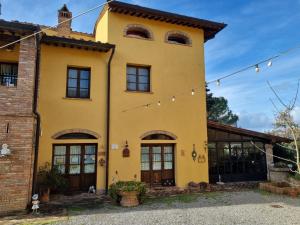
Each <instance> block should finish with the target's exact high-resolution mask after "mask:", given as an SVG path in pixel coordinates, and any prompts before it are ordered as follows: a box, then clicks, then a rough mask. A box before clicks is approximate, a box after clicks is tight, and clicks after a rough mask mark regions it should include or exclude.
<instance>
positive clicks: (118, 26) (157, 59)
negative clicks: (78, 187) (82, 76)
mask: <svg viewBox="0 0 300 225" xmlns="http://www.w3.org/2000/svg"><path fill="white" fill-rule="evenodd" d="M128 24H142V25H144V26H146V27H147V28H149V29H150V30H151V31H152V33H153V35H154V39H153V40H151V41H150V40H141V39H136V38H128V37H124V36H123V30H124V28H125V27H126V26H127V25H128ZM171 30H178V31H183V32H185V33H187V34H188V35H189V36H190V37H191V39H192V42H193V44H192V46H181V45H175V44H168V43H165V41H164V39H165V34H166V33H167V32H168V31H171ZM95 31H96V41H102V42H109V43H111V44H116V53H115V56H114V58H113V61H112V70H111V78H112V80H111V122H110V124H111V133H110V136H111V138H110V143H111V144H117V145H118V149H116V150H112V149H111V145H110V164H109V165H110V167H109V173H110V174H109V182H110V183H111V182H112V181H113V178H117V179H119V180H133V179H134V177H135V176H136V177H137V179H138V180H140V176H141V174H140V173H141V168H140V154H141V153H140V148H141V143H175V150H176V152H175V179H176V185H177V186H180V187H185V186H186V185H187V184H188V182H190V181H195V182H200V181H206V182H207V181H208V163H207V157H208V156H207V151H206V150H205V142H206V141H207V127H206V105H205V79H204V49H203V43H204V42H203V31H202V30H199V29H192V28H188V27H184V26H178V25H172V24H168V23H163V22H156V21H152V20H147V19H140V18H136V17H130V16H125V15H120V14H116V13H111V12H107V11H104V13H103V14H102V15H101V17H100V20H99V22H98V24H97V27H96V29H95ZM109 55H110V53H106V54H105V53H96V52H91V51H84V50H75V49H69V48H60V47H51V46H46V45H42V50H41V77H40V92H39V112H40V114H41V117H42V121H41V122H42V123H41V126H42V136H41V139H40V152H39V166H41V165H43V164H44V163H45V162H51V160H52V145H53V144H54V143H93V142H94V143H95V142H96V143H98V152H104V151H105V148H106V143H105V138H106V137H105V129H106V126H105V125H106V114H105V113H106V88H107V87H106V77H107V73H106V72H107V71H106V69H107V60H108V58H109ZM127 64H137V65H148V66H151V93H132V92H127V91H125V90H126V65H127ZM67 66H79V67H91V71H92V72H91V100H74V99H65V98H64V97H65V94H66V79H67ZM192 89H195V91H196V94H195V95H194V96H192V95H191V90H192ZM173 95H175V96H176V102H175V103H173V102H171V98H172V96H173ZM157 101H161V106H157V105H156V104H154V105H151V106H150V107H149V108H147V109H146V108H138V109H135V110H129V111H127V112H122V111H123V110H125V109H128V108H132V107H135V106H138V105H144V104H147V103H151V102H154V103H156V102H157ZM72 128H81V129H88V130H91V131H94V132H97V133H99V134H100V135H101V138H100V139H99V140H95V141H90V140H89V141H85V140H75V141H74V140H54V139H52V138H51V136H52V135H54V134H55V133H57V132H59V131H62V130H65V129H72ZM151 130H164V131H169V132H172V133H173V134H175V135H176V136H177V137H178V139H177V140H175V141H141V140H140V136H141V135H142V134H143V133H145V132H148V131H151ZM126 140H127V141H128V144H129V149H130V157H129V158H123V157H122V149H123V148H124V145H125V142H126ZM193 144H195V146H196V151H197V153H198V154H200V155H204V156H205V159H206V161H205V162H204V163H198V161H197V160H196V161H195V162H194V161H193V159H192V156H191V154H192V150H193ZM101 157H102V156H101ZM101 157H99V156H98V161H99V159H100V158H101ZM104 187H105V168H104V167H100V165H99V163H97V189H104Z"/></svg>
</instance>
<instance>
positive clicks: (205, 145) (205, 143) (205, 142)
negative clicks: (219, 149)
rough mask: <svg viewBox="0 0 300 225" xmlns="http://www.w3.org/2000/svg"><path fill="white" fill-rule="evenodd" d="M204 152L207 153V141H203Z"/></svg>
mask: <svg viewBox="0 0 300 225" xmlns="http://www.w3.org/2000/svg"><path fill="white" fill-rule="evenodd" d="M204 151H205V152H207V141H204Z"/></svg>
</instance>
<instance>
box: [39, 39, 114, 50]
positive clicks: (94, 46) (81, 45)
mask: <svg viewBox="0 0 300 225" xmlns="http://www.w3.org/2000/svg"><path fill="white" fill-rule="evenodd" d="M41 41H42V43H45V44H49V45H55V46H61V47H69V48H77V49H83V50H93V51H100V52H108V51H109V50H110V49H112V48H114V47H115V45H112V44H108V43H101V42H94V41H85V40H83V39H82V40H78V39H74V38H66V37H57V36H47V35H43V37H42V40H41Z"/></svg>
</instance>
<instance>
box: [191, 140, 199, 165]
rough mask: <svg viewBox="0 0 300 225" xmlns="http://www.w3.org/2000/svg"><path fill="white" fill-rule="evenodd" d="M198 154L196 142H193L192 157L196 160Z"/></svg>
mask: <svg viewBox="0 0 300 225" xmlns="http://www.w3.org/2000/svg"><path fill="white" fill-rule="evenodd" d="M197 155H198V154H197V152H196V147H195V144H193V151H192V158H193V160H194V161H196V158H197Z"/></svg>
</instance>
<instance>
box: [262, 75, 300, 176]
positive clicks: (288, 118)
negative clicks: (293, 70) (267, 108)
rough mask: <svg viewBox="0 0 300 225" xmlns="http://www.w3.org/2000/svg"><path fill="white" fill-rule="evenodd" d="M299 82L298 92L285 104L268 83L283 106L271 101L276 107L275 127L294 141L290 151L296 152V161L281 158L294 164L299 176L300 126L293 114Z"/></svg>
mask: <svg viewBox="0 0 300 225" xmlns="http://www.w3.org/2000/svg"><path fill="white" fill-rule="evenodd" d="M299 81H300V80H298V83H297V90H296V93H295V96H294V98H293V99H292V100H291V101H290V102H289V103H285V102H284V101H283V99H282V98H281V97H280V96H279V94H278V93H277V92H276V90H275V89H274V88H273V87H272V85H271V84H270V82H269V81H268V82H267V83H268V86H269V88H270V89H271V91H272V92H273V94H274V95H275V97H276V99H277V100H278V102H279V104H280V105H281V108H279V107H278V106H277V105H276V104H275V102H274V101H273V100H272V99H270V101H271V103H272V105H273V106H274V108H275V110H276V122H275V127H276V128H277V129H281V131H283V132H285V136H287V137H289V138H291V139H292V140H293V145H291V146H290V147H289V149H291V150H292V151H294V152H295V154H296V161H292V160H287V159H283V158H281V159H283V160H285V161H289V162H293V163H294V164H295V165H296V170H295V171H293V172H296V173H298V174H300V159H299V156H300V152H299V146H298V143H297V141H299V139H300V132H299V124H297V123H296V122H295V121H294V118H293V116H292V112H293V110H294V109H295V106H296V102H297V99H298V93H299ZM274 157H275V156H274Z"/></svg>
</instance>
